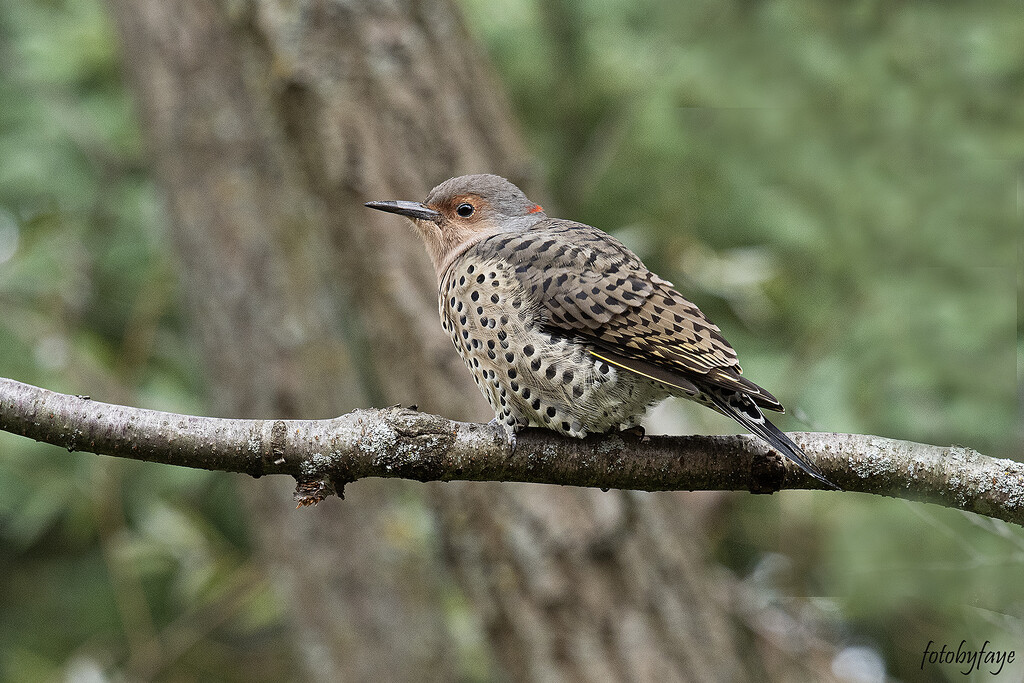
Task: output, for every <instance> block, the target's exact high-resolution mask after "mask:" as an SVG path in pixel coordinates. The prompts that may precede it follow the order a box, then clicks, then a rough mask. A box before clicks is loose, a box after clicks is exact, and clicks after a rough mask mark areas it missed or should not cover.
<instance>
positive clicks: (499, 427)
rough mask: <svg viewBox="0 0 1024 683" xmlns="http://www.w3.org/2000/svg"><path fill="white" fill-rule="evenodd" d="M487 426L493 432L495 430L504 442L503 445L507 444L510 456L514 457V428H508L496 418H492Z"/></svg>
mask: <svg viewBox="0 0 1024 683" xmlns="http://www.w3.org/2000/svg"><path fill="white" fill-rule="evenodd" d="M487 426H488V427H491V428H493V429H494V430H496V431H497V432H498V433H499V434H500V435H501V437H502V440H503V441H505V443H507V444H508V447H509V451H510V454H511V455H515V452H516V431H515V428H514V427H509V426H508V425H507V424H505V423H504V422H501V421H499V420H498V418H494V419H493V420H491V421H490V422H488V423H487Z"/></svg>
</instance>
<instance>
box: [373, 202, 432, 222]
mask: <svg viewBox="0 0 1024 683" xmlns="http://www.w3.org/2000/svg"><path fill="white" fill-rule="evenodd" d="M363 206H366V207H369V208H371V209H377V210H378V211H387V212H388V213H397V214H398V215H399V216H405V217H406V218H412V219H413V220H416V219H419V220H423V221H433V222H434V223H440V222H441V218H442V216H441V213H440V212H438V211H434V210H433V209H431V208H430V207H429V206H427V205H426V204H421V203H420V202H403V201H389V202H366V203H365V204H363Z"/></svg>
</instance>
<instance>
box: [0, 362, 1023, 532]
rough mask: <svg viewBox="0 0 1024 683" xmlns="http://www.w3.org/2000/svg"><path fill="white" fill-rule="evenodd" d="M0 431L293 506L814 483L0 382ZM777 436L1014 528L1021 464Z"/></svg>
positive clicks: (452, 426)
mask: <svg viewBox="0 0 1024 683" xmlns="http://www.w3.org/2000/svg"><path fill="white" fill-rule="evenodd" d="M0 429H2V430H4V431H8V432H12V433H14V434H20V435H22V436H26V437H29V438H31V439H35V440H37V441H43V442H46V443H51V444H54V445H57V446H61V447H63V448H66V449H68V450H69V451H76V450H81V451H88V452H91V453H98V454H103V455H113V456H117V457H122V458H133V459H135V460H146V461H150V462H162V463H166V464H170V465H181V466H183V467H195V468H200V469H207V470H222V471H225V472H240V473H243V474H248V475H251V476H254V477H259V476H262V475H264V474H288V475H291V476H292V477H294V478H295V479H296V481H297V482H298V488H297V490H296V499H297V500H298V501H299V504H300V505H308V504H315V503H317V502H319V501H320V500H322V499H323V498H324V497H325V496H327V495H329V494H331V493H334V492H337V493H338V494H339V495H340V494H341V493H342V491H343V488H344V485H345V483H347V482H351V481H355V480H357V479H361V478H363V477H401V478H405V479H415V480H417V481H451V480H466V481H520V482H539V483H547V484H564V485H572V486H594V487H600V488H606V489H608V488H620V489H639V490H645V491H680V490H686V491H695V490H747V491H751V492H755V493H771V492H774V491H777V490H780V489H797V488H806V489H819V488H822V486H821V485H820V484H819V483H818V482H817V481H815V480H814V479H812V478H811V477H809V476H807V475H806V474H804V473H803V472H802V471H801V470H799V469H798V468H797V467H796V466H795V465H793V464H792V463H789V462H788V461H786V460H784V459H783V458H782V457H781V456H779V455H778V454H776V453H775V452H774V451H771V450H770V449H768V447H767V446H765V445H764V444H763V443H762V442H761V441H760V440H758V439H756V438H754V437H751V436H746V435H741V436H684V437H667V436H650V437H647V436H643V437H642V436H640V435H637V434H630V433H618V434H610V435H603V436H594V437H588V438H586V439H572V438H568V437H563V436H560V435H558V434H555V433H554V432H550V431H547V430H542V429H527V430H524V431H523V432H521V433H520V434H519V436H518V440H517V444H516V447H515V449H513V448H511V447H510V445H509V444H508V443H507V442H506V441H505V439H504V437H503V436H502V435H501V434H499V432H498V431H497V430H495V429H494V428H492V427H490V426H488V425H481V424H472V423H467V422H455V421H452V420H447V419H445V418H442V417H439V416H437V415H429V414H426V413H418V412H416V411H414V410H408V409H402V408H399V407H395V408H387V409H384V410H355V411H352V412H351V413H348V414H347V415H342V416H341V417H336V418H334V419H330V420H235V419H222V418H213V417H196V416H191V415H177V414H174V413H165V412H161V411H156V410H144V409H141V408H130V407H126V406H118V405H111V404H108V403H100V402H98V401H92V400H90V399H89V398H88V397H83V396H70V395H67V394H58V393H55V392H52V391H47V390H46V389H40V388H38V387H33V386H31V385H28V384H22V383H21V382H15V381H14V380H10V379H3V378H0ZM790 436H792V437H793V439H794V440H795V441H796V442H797V443H798V444H799V445H800V447H801V448H803V449H804V451H805V452H806V453H807V456H808V457H809V458H810V459H811V460H812V461H814V462H815V463H816V464H817V465H818V466H819V467H820V468H821V469H822V470H823V471H824V472H825V474H826V475H827V476H828V477H829V478H830V479H832V480H833V481H835V482H836V483H837V484H839V485H840V486H841V487H842V488H843V489H844V490H846V491H858V492H861V493H874V494H878V495H884V496H892V497H895V498H906V499H910V500H919V501H926V502H930V503H937V504H939V505H944V506H946V507H952V508H959V509H961V510H968V511H971V512H977V513H979V514H983V515H988V516H990V517H995V518H998V519H1002V520H1005V521H1008V522H1013V523H1014V524H1021V525H1024V463H1019V462H1014V461H1012V460H998V459H995V458H989V457H987V456H984V455H981V454H979V453H977V452H975V451H973V450H971V449H969V448H964V447H962V446H951V447H948V448H947V447H942V446H929V445H926V444H919V443H912V442H909V441H897V440H894V439H885V438H881V437H877V436H867V435H860V434H826V433H802V432H796V433H793V434H791V435H790Z"/></svg>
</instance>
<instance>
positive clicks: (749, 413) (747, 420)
mask: <svg viewBox="0 0 1024 683" xmlns="http://www.w3.org/2000/svg"><path fill="white" fill-rule="evenodd" d="M701 393H702V394H703V396H705V397H706V398H707V399H708V400H709V401H710V402H711V403H712V404H714V406H715V407H716V408H717V409H718V410H719V411H721V412H722V413H724V414H725V415H728V416H729V417H731V418H732V419H734V420H736V421H737V422H739V423H740V424H741V425H743V426H744V427H746V428H747V429H749V430H750V431H751V432H753V433H754V434H756V435H758V436H759V437H761V438H762V439H764V440H765V441H767V442H768V443H769V444H771V446H772V447H773V448H775V449H776V450H778V451H779V452H780V453H782V454H783V455H784V456H786V457H787V458H789V459H790V460H792V461H793V462H795V463H796V464H797V465H798V466H799V467H800V469H802V470H803V471H804V472H806V473H807V474H809V475H811V476H812V477H814V478H815V479H817V480H818V481H820V482H821V483H822V484H825V485H826V486H828V487H829V488H831V489H835V490H837V491H838V490H840V489H839V487H838V486H836V485H835V484H833V483H832V482H831V481H829V480H828V478H827V477H826V476H825V473H824V472H822V471H821V470H820V469H818V466H817V465H815V464H814V463H812V462H811V461H810V460H808V459H807V455H806V454H805V453H804V452H803V451H802V450H800V447H799V446H797V445H796V444H795V443H793V440H792V439H790V438H789V437H788V436H786V435H785V433H783V432H782V431H781V430H780V429H779V428H778V427H776V426H775V425H773V424H772V423H771V422H770V421H769V420H768V418H766V417H765V416H764V413H762V412H761V409H760V408H758V407H757V405H756V404H755V403H754V402H753V400H751V399H750V397H748V396H745V395H743V394H741V393H739V392H736V391H729V390H728V389H720V388H718V387H701Z"/></svg>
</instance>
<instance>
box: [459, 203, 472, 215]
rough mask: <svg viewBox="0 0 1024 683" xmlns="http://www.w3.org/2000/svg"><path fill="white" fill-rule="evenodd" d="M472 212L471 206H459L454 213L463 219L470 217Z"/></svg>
mask: <svg viewBox="0 0 1024 683" xmlns="http://www.w3.org/2000/svg"><path fill="white" fill-rule="evenodd" d="M473 211H474V209H473V205H472V204H459V206H458V208H456V209H455V213H457V214H459V215H460V216H462V217H463V218H469V217H470V216H472V215H473Z"/></svg>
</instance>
